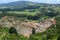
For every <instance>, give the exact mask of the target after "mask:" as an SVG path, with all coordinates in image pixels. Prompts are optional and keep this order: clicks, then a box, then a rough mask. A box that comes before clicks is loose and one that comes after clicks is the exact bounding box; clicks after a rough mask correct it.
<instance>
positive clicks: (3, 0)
mask: <svg viewBox="0 0 60 40" xmlns="http://www.w3.org/2000/svg"><path fill="white" fill-rule="evenodd" d="M14 1H32V2H39V3H55V4H56V3H60V0H0V3H8V2H14Z"/></svg>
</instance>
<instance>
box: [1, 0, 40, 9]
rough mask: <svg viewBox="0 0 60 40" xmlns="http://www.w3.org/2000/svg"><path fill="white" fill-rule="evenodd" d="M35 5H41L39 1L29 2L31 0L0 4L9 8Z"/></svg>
mask: <svg viewBox="0 0 60 40" xmlns="http://www.w3.org/2000/svg"><path fill="white" fill-rule="evenodd" d="M34 5H36V6H37V5H39V3H35V2H29V1H17V2H11V3H5V4H1V5H0V6H1V7H7V8H22V7H27V6H34Z"/></svg>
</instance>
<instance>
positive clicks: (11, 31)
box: [9, 27, 17, 34]
mask: <svg viewBox="0 0 60 40" xmlns="http://www.w3.org/2000/svg"><path fill="white" fill-rule="evenodd" d="M9 33H10V34H13V33H15V34H17V31H16V29H15V28H14V27H11V28H10V29H9Z"/></svg>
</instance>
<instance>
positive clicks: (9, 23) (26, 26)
mask: <svg viewBox="0 0 60 40" xmlns="http://www.w3.org/2000/svg"><path fill="white" fill-rule="evenodd" d="M55 24H56V20H55V18H50V19H46V20H44V21H43V22H24V21H20V20H16V19H15V18H14V17H7V16H5V17H2V19H0V26H6V27H9V28H10V27H15V28H16V30H17V32H18V33H20V34H22V35H24V36H26V37H29V36H30V34H32V30H33V28H34V29H35V31H36V33H37V32H44V31H45V30H46V29H47V28H49V27H50V26H51V25H55Z"/></svg>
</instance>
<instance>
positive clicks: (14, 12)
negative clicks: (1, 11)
mask: <svg viewBox="0 0 60 40" xmlns="http://www.w3.org/2000/svg"><path fill="white" fill-rule="evenodd" d="M7 13H10V14H26V15H32V16H34V15H36V14H37V12H19V11H8V12H7Z"/></svg>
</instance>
